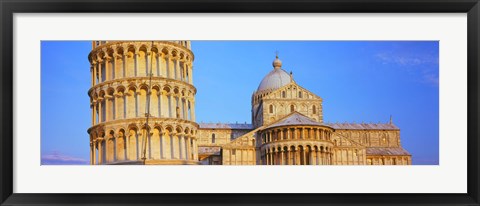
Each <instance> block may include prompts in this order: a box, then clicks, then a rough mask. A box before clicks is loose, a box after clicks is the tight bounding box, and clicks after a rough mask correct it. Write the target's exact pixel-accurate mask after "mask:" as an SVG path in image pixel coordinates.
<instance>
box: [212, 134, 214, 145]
mask: <svg viewBox="0 0 480 206" xmlns="http://www.w3.org/2000/svg"><path fill="white" fill-rule="evenodd" d="M212 143H215V134H212Z"/></svg>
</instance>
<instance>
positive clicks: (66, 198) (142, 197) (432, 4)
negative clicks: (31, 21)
mask: <svg viewBox="0 0 480 206" xmlns="http://www.w3.org/2000/svg"><path fill="white" fill-rule="evenodd" d="M0 10H1V28H2V31H1V34H0V35H1V38H0V41H1V42H0V45H1V55H0V63H1V65H2V70H1V71H2V73H1V86H2V88H1V93H0V102H1V103H0V104H1V114H2V124H1V125H2V128H1V129H0V144H1V145H0V148H1V149H0V150H1V152H0V161H1V163H0V172H1V175H0V194H1V200H0V203H1V205H174V204H175V205H215V204H216V205H225V204H233V205H299V204H303V205H325V204H327V205H332V204H335V205H373V204H377V205H378V204H380V205H384V204H389V205H440V204H442V205H480V200H479V198H480V195H479V173H480V171H479V165H480V164H479V156H480V154H479V148H480V144H479V141H478V139H479V130H480V128H479V127H478V116H479V115H478V114H479V113H478V112H479V110H478V106H479V102H478V98H479V95H478V93H479V79H480V76H479V69H480V67H479V57H480V56H479V52H478V51H479V47H480V41H479V39H480V37H479V19H480V16H479V13H480V5H479V1H478V0H404V1H400V0H383V1H377V0H337V1H331V0H301V1H295V0H256V1H246V0H232V1H221V0H143V1H135V0H102V1H95V0H85V1H79V0H73V1H67V0H38V1H33V0H0ZM116 12H122V13H124V12H125V13H154V12H155V13H156V12H165V13H187V12H193V13H199V12H200V13H206V12H213V13H219V12H221V13H225V12H236V13H257V12H266V13H307V12H314V13H316V12H333V13H419V12H422V13H423V12H424V13H467V18H468V20H467V25H468V39H467V40H468V64H467V65H468V89H467V90H468V91H467V92H468V125H467V126H468V146H467V148H468V151H467V152H468V160H467V162H468V168H467V170H468V175H467V178H468V185H467V187H468V188H467V193H465V194H20V193H13V177H14V173H13V138H14V134H13V120H14V117H13V112H12V111H13V108H14V107H15V104H14V102H13V91H14V88H13V38H14V37H13V14H15V13H116ZM32 175H33V174H32ZM452 178H456V177H452ZM299 184H302V183H299ZM305 184H307V183H305ZM439 184H441V182H439ZM252 186H253V187H256V186H258V187H266V185H262V183H258V185H252ZM412 187H414V185H412Z"/></svg>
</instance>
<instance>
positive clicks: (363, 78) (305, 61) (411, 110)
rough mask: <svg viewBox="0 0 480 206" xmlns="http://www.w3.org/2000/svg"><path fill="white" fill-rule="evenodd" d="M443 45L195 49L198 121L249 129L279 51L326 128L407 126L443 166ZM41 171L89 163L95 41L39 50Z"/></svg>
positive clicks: (410, 142)
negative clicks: (318, 101)
mask: <svg viewBox="0 0 480 206" xmlns="http://www.w3.org/2000/svg"><path fill="white" fill-rule="evenodd" d="M438 48H439V43H438V42H437V41H412V42H409V41H358V42H355V41H339V42H335V41H192V50H193V52H194V54H195V60H194V76H193V81H194V85H195V87H196V88H197V95H196V118H197V122H231V123H234V122H242V123H244V122H247V123H250V122H251V113H250V109H251V105H250V100H251V99H250V98H251V94H252V93H253V92H254V91H255V90H256V89H257V87H258V84H259V83H260V81H261V80H262V78H263V77H264V76H265V75H266V74H267V73H268V72H270V70H271V69H272V61H273V59H274V58H275V51H278V52H279V58H280V59H281V60H282V62H283V66H282V67H283V68H284V69H285V70H286V71H288V72H290V71H292V72H293V77H294V79H295V81H296V82H297V83H298V84H299V85H300V86H302V87H304V88H306V89H308V90H310V91H312V92H313V93H315V94H317V95H318V96H320V97H322V98H323V112H324V120H325V121H326V122H356V123H361V122H374V123H378V122H384V123H385V122H388V121H389V118H390V115H392V116H393V122H394V124H396V125H397V126H398V127H400V129H401V132H400V135H401V140H402V145H403V147H404V148H405V149H407V150H408V151H409V152H410V153H411V154H412V155H413V164H434V165H435V164H438V163H439V157H438V155H439V153H438V151H439V139H438V132H439V124H438V121H439V112H438V111H439V102H438V94H439V84H438V82H439V80H438V79H439V69H438V67H439V66H438V61H439V60H438V58H439V56H438V55H439V53H438V52H439V50H438ZM41 49H42V51H41V55H42V57H41V60H42V62H41V67H42V68H41V69H42V71H41V98H42V99H41V103H42V105H41V147H42V148H41V152H42V154H41V155H42V164H88V160H89V140H88V134H87V129H88V128H89V127H90V126H91V125H90V123H91V117H90V115H91V111H90V108H89V98H88V95H87V91H88V89H89V88H90V78H91V77H90V66H89V63H88V59H87V55H88V53H89V52H90V50H91V43H90V42H88V41H43V42H42V46H41Z"/></svg>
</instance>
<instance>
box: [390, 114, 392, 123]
mask: <svg viewBox="0 0 480 206" xmlns="http://www.w3.org/2000/svg"><path fill="white" fill-rule="evenodd" d="M392 123H393V121H392V115H390V124H392Z"/></svg>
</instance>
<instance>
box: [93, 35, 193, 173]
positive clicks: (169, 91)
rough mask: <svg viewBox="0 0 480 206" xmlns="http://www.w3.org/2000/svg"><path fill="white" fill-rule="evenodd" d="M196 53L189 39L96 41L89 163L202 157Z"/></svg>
mask: <svg viewBox="0 0 480 206" xmlns="http://www.w3.org/2000/svg"><path fill="white" fill-rule="evenodd" d="M193 59H194V56H193V53H192V51H191V47H190V41H153V42H152V41H93V42H92V51H91V52H90V54H89V55H88V60H89V61H90V71H91V88H90V89H89V90H88V96H89V97H90V108H91V112H92V125H91V127H90V128H89V129H88V134H89V136H90V157H91V159H90V162H91V164H93V165H104V164H197V163H198V152H197V143H196V133H197V129H198V124H196V123H195V94H196V88H195V87H194V86H193V72H192V70H193V64H192V63H193ZM147 118H148V120H147ZM147 121H148V124H147Z"/></svg>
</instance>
